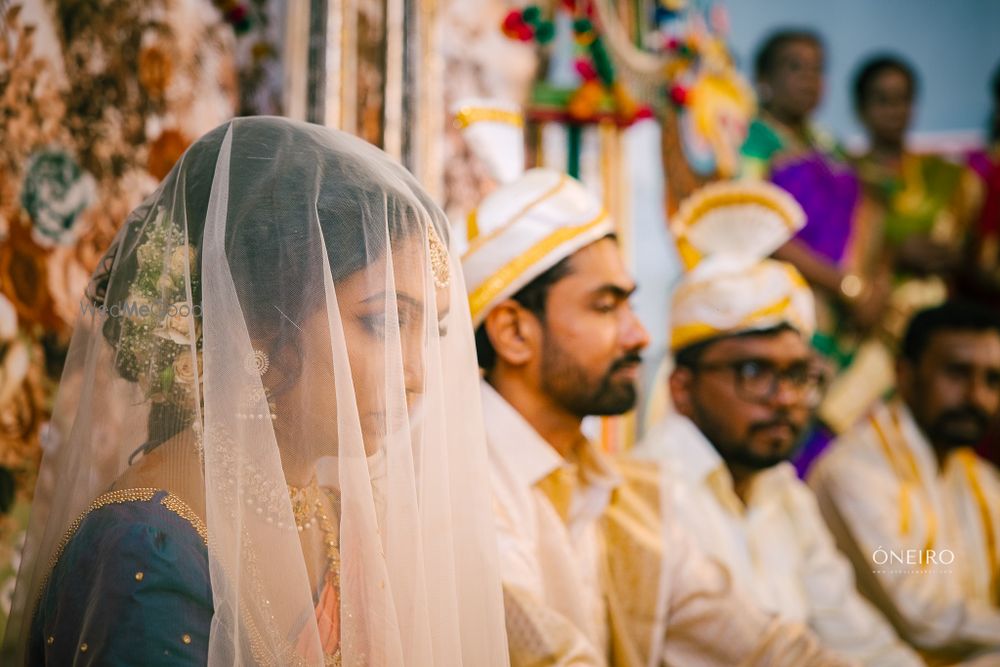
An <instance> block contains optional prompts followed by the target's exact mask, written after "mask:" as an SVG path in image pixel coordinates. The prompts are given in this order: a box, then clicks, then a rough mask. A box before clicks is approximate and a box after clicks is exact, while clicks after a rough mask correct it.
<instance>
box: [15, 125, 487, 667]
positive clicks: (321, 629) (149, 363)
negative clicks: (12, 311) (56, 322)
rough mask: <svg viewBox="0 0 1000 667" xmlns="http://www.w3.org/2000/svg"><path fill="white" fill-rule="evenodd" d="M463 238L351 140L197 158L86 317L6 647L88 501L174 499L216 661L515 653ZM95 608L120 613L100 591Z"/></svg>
mask: <svg viewBox="0 0 1000 667" xmlns="http://www.w3.org/2000/svg"><path fill="white" fill-rule="evenodd" d="M448 238H449V237H448V226H447V222H446V219H445V217H444V215H443V214H442V213H441V211H440V210H439V209H438V207H437V206H436V205H435V204H434V203H433V202H432V201H431V200H430V199H429V198H428V196H427V195H426V194H425V193H424V192H423V191H422V190H421V188H420V186H419V185H418V184H417V182H416V181H415V179H414V178H413V177H412V176H411V175H410V174H409V173H407V172H406V171H405V170H404V169H403V168H402V167H400V166H399V165H397V164H395V163H394V162H392V161H391V160H390V159H389V158H388V157H387V156H385V155H384V154H383V153H382V152H380V151H379V150H377V149H376V148H373V147H371V146H370V145H368V144H365V143H364V142H362V141H360V140H359V139H356V138H354V137H351V136H349V135H346V134H344V133H340V132H337V131H334V130H330V129H327V128H323V127H319V126H313V125H307V124H304V123H298V122H293V121H289V120H285V119H278V118H240V119H236V120H233V121H231V122H229V123H227V124H225V125H223V126H222V127H219V128H217V129H215V130H213V131H212V132H210V133H209V134H207V135H206V136H205V137H203V138H202V139H201V140H199V141H198V142H197V143H195V144H194V145H193V146H192V147H191V148H190V149H188V151H187V152H186V153H185V154H184V156H183V157H182V158H181V160H180V162H179V163H178V164H177V165H176V166H175V167H174V169H173V170H172V171H171V172H170V174H169V175H168V176H167V178H166V179H165V180H164V182H163V183H162V184H161V186H160V187H159V188H158V189H157V191H156V192H155V193H153V194H152V195H151V196H150V197H148V198H147V199H146V201H145V202H144V203H143V204H142V205H141V206H140V207H139V208H138V209H136V210H135V211H134V212H133V213H132V214H131V215H130V216H129V218H128V219H127V220H126V222H125V224H124V226H123V227H122V229H121V231H120V233H119V234H118V236H117V238H116V240H115V242H114V244H113V245H112V247H111V249H110V250H109V251H108V253H107V255H106V256H105V258H104V261H103V262H102V265H101V266H100V267H99V268H98V270H97V272H96V273H95V275H94V278H93V281H92V283H91V286H90V289H89V291H88V295H87V297H86V299H85V301H84V303H83V309H84V313H83V315H82V317H81V319H80V321H79V323H78V325H77V329H76V332H75V334H74V337H73V341H72V344H71V348H70V353H69V357H68V361H67V364H66V368H65V372H64V375H63V379H62V384H61V386H60V391H59V395H58V398H57V401H56V405H55V408H54V416H53V422H52V424H53V426H52V429H51V433H50V434H49V438H48V440H49V442H48V445H47V453H46V456H45V459H44V461H43V463H42V472H41V476H40V482H39V486H38V491H37V495H36V501H35V503H34V506H33V509H32V517H31V524H30V528H29V533H28V539H27V544H26V547H25V554H24V558H23V562H24V565H23V566H22V568H21V572H20V574H19V579H18V582H17V588H16V593H15V600H14V609H13V613H12V620H11V622H10V625H9V626H8V631H7V635H6V642H7V650H8V651H14V652H16V655H19V656H23V650H24V645H25V643H26V642H27V639H28V635H29V632H30V631H31V618H32V614H33V613H34V611H35V608H36V604H37V601H38V599H39V595H40V592H41V591H42V590H43V588H44V586H45V585H46V578H47V576H48V573H49V572H50V571H51V569H52V566H53V562H54V560H55V559H56V558H57V557H58V555H59V552H60V549H62V545H63V543H65V541H66V538H67V537H70V538H71V537H72V531H71V528H72V525H73V524H74V521H75V520H76V519H77V518H78V517H80V515H81V514H83V513H84V512H85V511H87V510H88V508H89V507H91V504H92V503H93V502H94V500H95V498H97V497H99V496H101V495H102V494H105V493H106V492H107V491H109V490H111V489H114V490H116V491H121V492H122V494H123V495H121V496H119V497H129V493H135V494H136V495H137V497H138V496H141V495H142V494H141V493H140V492H139V491H137V490H140V491H141V490H142V489H165V490H167V491H169V492H170V493H171V494H172V495H173V496H175V497H177V498H179V499H180V500H181V501H183V504H184V507H186V509H183V510H182V511H185V512H188V513H189V514H190V515H191V516H190V517H189V518H190V519H191V522H192V526H195V527H202V528H203V530H204V532H205V539H206V541H207V553H208V562H209V569H210V585H211V596H212V603H213V620H212V626H211V633H210V636H209V652H208V656H209V664H212V665H231V664H278V665H286V664H310V665H312V664H316V665H322V664H324V663H326V664H339V663H338V662H336V661H342V664H344V665H375V666H378V665H384V666H392V667H398V666H401V665H416V666H419V667H430V666H432V665H433V666H442V665H470V666H475V667H480V666H483V665H505V664H507V648H506V639H505V635H504V621H503V609H502V596H501V590H500V579H499V575H498V569H497V558H496V544H495V537H494V534H493V527H492V518H491V513H490V506H489V495H488V494H489V484H488V476H487V462H486V449H485V443H484V434H483V427H482V420H481V416H480V407H479V401H478V397H479V393H478V392H479V390H478V376H477V373H476V369H477V366H476V361H475V346H474V343H473V335H472V327H471V324H470V318H469V311H468V306H467V302H466V298H465V286H464V284H463V280H462V273H461V266H460V263H459V261H458V258H457V257H455V256H454V254H452V253H450V252H449V249H448ZM289 485H290V486H289ZM84 614H85V617H84V621H85V622H86V623H114V619H108V618H102V616H101V614H102V608H101V595H100V591H94V592H93V596H92V602H91V604H89V605H88V607H87V609H86V610H85V612H84ZM92 650H93V649H92ZM7 655H8V656H10V655H11V653H7ZM20 659H21V660H23V657H21V658H20Z"/></svg>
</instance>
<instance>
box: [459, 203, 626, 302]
mask: <svg viewBox="0 0 1000 667" xmlns="http://www.w3.org/2000/svg"><path fill="white" fill-rule="evenodd" d="M607 215H608V214H607V212H606V211H601V214H600V215H598V216H597V217H596V218H594V219H593V220H591V221H590V222H587V223H584V224H582V225H580V226H578V227H563V228H561V229H557V230H556V231H554V232H553V233H551V234H549V235H548V236H547V237H545V238H544V239H542V240H541V241H539V242H538V243H536V244H535V245H533V246H532V247H530V248H528V249H527V250H526V251H524V252H523V253H521V254H520V255H518V256H517V257H515V258H514V259H512V260H511V261H510V262H508V263H507V264H506V265H505V266H503V267H501V268H500V269H499V270H497V271H495V272H494V273H493V275H492V276H490V277H489V278H488V279H487V280H485V281H484V282H483V284H481V285H480V286H479V287H477V288H476V289H475V290H473V291H472V293H471V294H469V309H470V311H471V313H472V319H476V317H477V316H478V315H479V314H480V313H481V312H482V310H483V308H485V307H486V306H487V305H489V303H490V302H492V301H493V299H495V298H496V297H497V295H498V294H500V293H501V292H503V291H504V290H505V289H507V288H508V287H509V286H510V285H511V283H513V282H514V281H515V280H517V279H518V278H519V277H521V276H522V275H523V274H524V272H525V271H526V270H527V269H528V268H529V267H531V266H532V265H534V264H536V263H537V262H538V261H539V260H541V259H542V258H543V257H545V256H546V255H548V254H549V253H550V252H552V251H553V250H555V249H556V248H558V247H559V246H560V245H562V244H563V243H567V242H568V241H571V240H573V239H574V238H576V237H578V236H580V235H581V234H584V233H586V232H588V231H590V230H591V229H593V228H594V227H596V226H597V225H598V224H600V223H601V222H603V221H604V219H605V218H607Z"/></svg>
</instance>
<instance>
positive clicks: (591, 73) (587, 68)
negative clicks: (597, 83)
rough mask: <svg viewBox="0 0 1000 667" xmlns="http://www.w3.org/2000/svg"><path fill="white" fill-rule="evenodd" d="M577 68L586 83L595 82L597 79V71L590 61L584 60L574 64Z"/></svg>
mask: <svg viewBox="0 0 1000 667" xmlns="http://www.w3.org/2000/svg"><path fill="white" fill-rule="evenodd" d="M574 64H575V66H576V71H577V73H579V74H580V76H581V77H582V78H583V80H584V81H593V80H594V79H596V78H597V70H595V69H594V66H593V65H591V64H590V63H589V62H588V61H586V60H583V59H582V58H581V59H579V60H577V61H576V63H574Z"/></svg>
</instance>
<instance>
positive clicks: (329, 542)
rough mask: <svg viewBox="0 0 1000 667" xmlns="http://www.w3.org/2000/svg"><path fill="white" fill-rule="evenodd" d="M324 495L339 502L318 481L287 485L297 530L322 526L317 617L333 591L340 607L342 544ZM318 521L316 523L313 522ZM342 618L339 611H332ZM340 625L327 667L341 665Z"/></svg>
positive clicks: (327, 658) (334, 599) (324, 654)
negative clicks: (323, 565)
mask: <svg viewBox="0 0 1000 667" xmlns="http://www.w3.org/2000/svg"><path fill="white" fill-rule="evenodd" d="M324 492H325V493H326V494H327V496H328V497H329V499H330V502H331V504H332V505H333V506H334V507H336V504H337V499H336V497H335V496H334V494H333V493H332V492H331V491H329V490H326V489H323V490H321V489H320V487H319V484H318V483H317V482H316V478H315V477H313V478H312V479H311V480H310V481H309V484H307V485H306V486H303V487H296V486H292V485H291V484H289V485H288V497H289V500H291V503H292V516H293V517H294V518H295V527H296V529H297V530H298V531H299V532H300V533H301V532H302V531H304V530H307V529H309V528H311V527H312V526H314V525H317V526H318V527H319V530H320V532H321V533H322V536H323V546H324V548H325V550H326V563H327V567H326V573H325V574H324V575H323V586H322V587H321V593H320V601H319V605H318V606H317V618H318V617H319V613H320V607H323V606H324V604H325V603H327V602H328V600H327V596H326V593H327V591H328V590H332V592H333V595H334V597H333V598H331V599H332V600H333V604H334V606H336V607H339V605H340V545H339V534H338V531H337V527H336V525H335V524H334V521H333V519H331V518H330V515H329V513H327V511H326V509H325V507H324V503H323V494H324ZM314 519H315V522H314ZM333 613H334V614H337V615H338V616H339V612H336V611H335V612H333ZM336 624H337V630H336V632H337V634H338V639H337V645H336V647H335V648H333V649H332V650H331V651H329V652H327V650H326V649H325V648H324V652H323V662H324V665H326V666H327V667H339V666H340V665H341V660H342V658H341V652H340V640H339V632H340V630H339V620H338V621H336Z"/></svg>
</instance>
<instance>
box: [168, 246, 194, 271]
mask: <svg viewBox="0 0 1000 667" xmlns="http://www.w3.org/2000/svg"><path fill="white" fill-rule="evenodd" d="M194 261H195V256H194V248H192V247H190V246H178V247H176V248H174V251H173V252H172V253H171V254H170V275H172V276H174V277H175V278H181V277H183V276H185V275H187V274H186V272H185V271H186V269H187V267H192V268H193V267H194Z"/></svg>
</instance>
